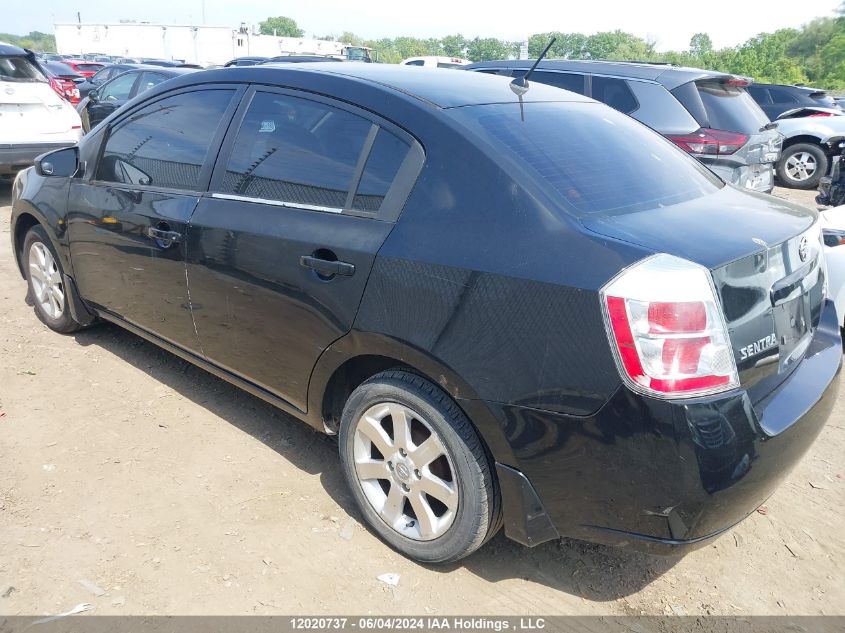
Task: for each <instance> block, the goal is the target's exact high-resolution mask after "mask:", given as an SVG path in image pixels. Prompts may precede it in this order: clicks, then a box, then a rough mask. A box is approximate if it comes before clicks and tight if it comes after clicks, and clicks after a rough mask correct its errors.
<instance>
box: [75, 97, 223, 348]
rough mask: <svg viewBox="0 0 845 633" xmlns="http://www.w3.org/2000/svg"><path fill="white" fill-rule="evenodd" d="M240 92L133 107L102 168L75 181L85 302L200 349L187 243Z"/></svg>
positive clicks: (112, 132) (115, 128)
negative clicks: (190, 294)
mask: <svg viewBox="0 0 845 633" xmlns="http://www.w3.org/2000/svg"><path fill="white" fill-rule="evenodd" d="M236 92H237V91H236V90H235V89H233V88H208V89H203V90H194V91H187V92H182V93H177V94H174V95H172V96H166V97H164V98H161V99H158V100H155V101H154V102H152V103H149V104H147V105H143V106H140V107H138V108H136V109H135V110H133V111H132V112H131V113H128V114H127V115H126V116H125V117H122V118H121V119H120V120H118V121H116V122H115V123H114V124H113V125H111V126H110V127H109V129H108V130H106V131H105V132H104V133H103V134H102V136H104V137H105V138H104V141H103V143H104V146H103V148H102V151H101V152H100V155H101V157H100V159H99V161H96V164H92V165H90V166H89V167H88V169H87V173H86V174H85V176H84V177H83V178H78V179H74V180H73V181H72V183H71V188H70V194H69V197H68V237H69V243H70V253H71V258H72V262H73V270H74V275H75V279H76V282H77V286H78V287H79V290H80V293H81V294H82V296H83V297H84V298H85V299H86V300H87V301H89V302H90V303H92V304H94V305H95V306H96V307H98V308H99V309H101V310H104V311H107V312H108V313H110V314H113V315H115V316H117V317H120V318H122V319H124V320H126V321H129V322H131V323H133V324H135V325H137V326H139V327H141V328H143V329H145V330H148V331H149V332H152V333H154V334H156V335H158V336H160V337H161V338H164V339H166V340H168V341H170V342H173V343H175V344H177V345H180V346H182V347H184V348H186V349H189V350H193V351H196V349H197V342H196V331H195V329H194V326H193V321H192V319H191V313H190V305H189V302H188V295H187V282H186V278H185V252H186V251H185V249H186V244H185V235H186V231H187V225H188V220H189V218H190V217H191V213H193V211H194V209H195V208H196V204H197V201H198V200H199V198H200V195H201V193H200V191H204V190H205V189H206V186H207V183H208V181H209V177H210V174H211V169H212V166H213V161H214V158H215V156H216V154H217V149H218V147H219V143H220V140H221V138H222V135H223V133H224V132H225V129H226V125H227V124H228V122H229V120H230V119H231V116H232V114H233V112H234V109H235V106H236V101H235V99H234V96H235V94H236ZM99 134H100V133H98V135H99Z"/></svg>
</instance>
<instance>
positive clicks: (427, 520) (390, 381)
mask: <svg viewBox="0 0 845 633" xmlns="http://www.w3.org/2000/svg"><path fill="white" fill-rule="evenodd" d="M340 458H341V464H342V467H343V471H344V475H345V476H346V480H347V483H348V484H349V487H350V489H351V491H352V494H353V496H354V497H355V500H356V501H357V503H358V506H359V507H360V509H361V512H362V513H363V515H364V517H365V519H366V521H367V523H369V525H370V527H372V528H373V529H374V530H375V531H376V532H377V533H378V534H379V536H381V538H382V539H383V540H385V541H386V542H387V543H388V544H390V545H391V546H393V547H394V548H395V549H397V550H398V551H399V552H401V553H402V554H404V555H406V556H408V557H410V558H413V559H415V560H418V561H421V562H427V563H444V562H450V561H455V560H458V559H460V558H463V557H464V556H467V555H469V554H470V553H472V552H473V551H475V550H476V549H478V548H479V547H480V546H481V545H482V544H483V543H484V542H485V540H486V539H487V538H489V537H490V536H492V535H493V534H494V533H495V532H496V530H497V529H498V527H499V523H500V503H499V496H498V495H499V492H498V486H497V483H496V479H495V472H494V469H493V464H492V461H491V459H490V458H489V456H488V455H487V452H486V450H485V448H484V445H483V444H482V442H481V439H480V438H479V436H478V434H477V432H476V430H475V428H474V427H473V426H472V424H470V422H469V420H468V419H467V417H466V416H465V415H464V413H463V412H462V411H461V410H460V409H459V408H458V407H457V405H456V404H455V403H454V402H453V401H452V400H451V399H450V398H449V396H448V395H447V394H445V393H444V392H443V391H442V390H441V389H440V388H439V387H437V386H436V385H434V384H432V383H431V382H429V381H428V380H426V379H424V378H422V377H420V376H417V375H416V374H412V373H410V372H406V371H399V370H392V371H386V372H382V373H380V374H378V375H376V376H373V377H372V378H370V379H369V380H367V381H366V382H364V383H363V384H361V385H360V386H359V387H358V388H357V389H355V391H354V392H353V393H352V395H351V396H350V397H349V400H348V401H347V403H346V406H345V407H344V410H343V417H342V420H341V427H340Z"/></svg>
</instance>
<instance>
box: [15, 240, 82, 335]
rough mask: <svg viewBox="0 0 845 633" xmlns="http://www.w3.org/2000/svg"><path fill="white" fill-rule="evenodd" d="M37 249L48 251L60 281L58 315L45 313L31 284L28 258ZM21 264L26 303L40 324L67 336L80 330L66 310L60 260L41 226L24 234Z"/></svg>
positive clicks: (65, 290) (68, 310) (79, 326)
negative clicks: (30, 305)
mask: <svg viewBox="0 0 845 633" xmlns="http://www.w3.org/2000/svg"><path fill="white" fill-rule="evenodd" d="M39 247H43V248H45V249H46V250H47V251H49V253H50V255H51V256H52V259H53V263H54V264H55V267H54V270H55V274H56V275H57V276H58V279H60V280H62V281H61V282H60V286H59V287H60V290H61V292H62V300H61V301H56V304H57V305H60V307H61V311H60V313H59V314H55V315H54V314H49V313H48V312H47V311H46V309H45V307H44V306H43V305H42V302H41V301H39V295H38V292H37V291H36V288H35V285H34V284H33V271H32V270H31V267H30V260H29V258H30V253H31V252H32V250H33V248H39ZM21 262H22V263H23V267H24V270H25V271H26V284H27V301H28V302H29V303H31V304H32V306H33V308H34V309H35V314H36V315H37V316H38V318H39V319H40V320H41V322H42V323H43V324H44V325H46V326H47V327H48V328H50V329H51V330H53V331H54V332H60V333H62V334H69V333H70V332H75V331H77V330H79V329H81V327H82V326H81V325H80V324H79V323H77V322H76V321H74V319H73V317H72V316H71V314H70V309H69V308H68V294H67V289H66V288H65V287H64V282H63V279H64V278H63V274H64V271H63V270H62V263H61V260H60V259H59V256H58V254H57V253H56V250H55V249H54V248H53V244H52V242H51V241H50V238H49V237H47V232H46V231H45V230H44V229H43V228H42V227H41V226H34V227H32V228H31V229H30V230H29V232H28V233H27V234H26V238H25V239H24V242H23V251H22V252H21Z"/></svg>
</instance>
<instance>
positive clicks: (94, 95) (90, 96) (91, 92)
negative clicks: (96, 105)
mask: <svg viewBox="0 0 845 633" xmlns="http://www.w3.org/2000/svg"><path fill="white" fill-rule="evenodd" d="M99 99H100V95H99V94H98V93H97V89H96V88H94V89H93V90H89V91H88V100H89V101H98V100H99Z"/></svg>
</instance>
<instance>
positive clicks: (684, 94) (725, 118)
mask: <svg viewBox="0 0 845 633" xmlns="http://www.w3.org/2000/svg"><path fill="white" fill-rule="evenodd" d="M672 94H674V95H675V96H676V97H677V98H678V101H680V102H681V103H682V104H683V106H684V107H685V108H686V109H687V110H689V113H690V114H692V116H693V117H694V118H695V120H696V121H698V124H699V125H700V126H701V127H707V128H711V129H714V130H725V131H727V132H742V133H744V134H754V133H756V132H759V131H760V128H762V127H763V126H764V125H766V124H767V123H768V122H769V117H767V116H766V113H765V112H763V110H762V109H761V108H760V106H759V105H757V102H756V101H754V99H753V98H752V97H751V95H750V94H748V92H747V91H746V90H745V88H742V87H739V86H726V85H724V84H723V83H721V82H718V81H698V82H690V83H688V84H684V85H682V86H679V87H678V88H675V89H674V90H672Z"/></svg>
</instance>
